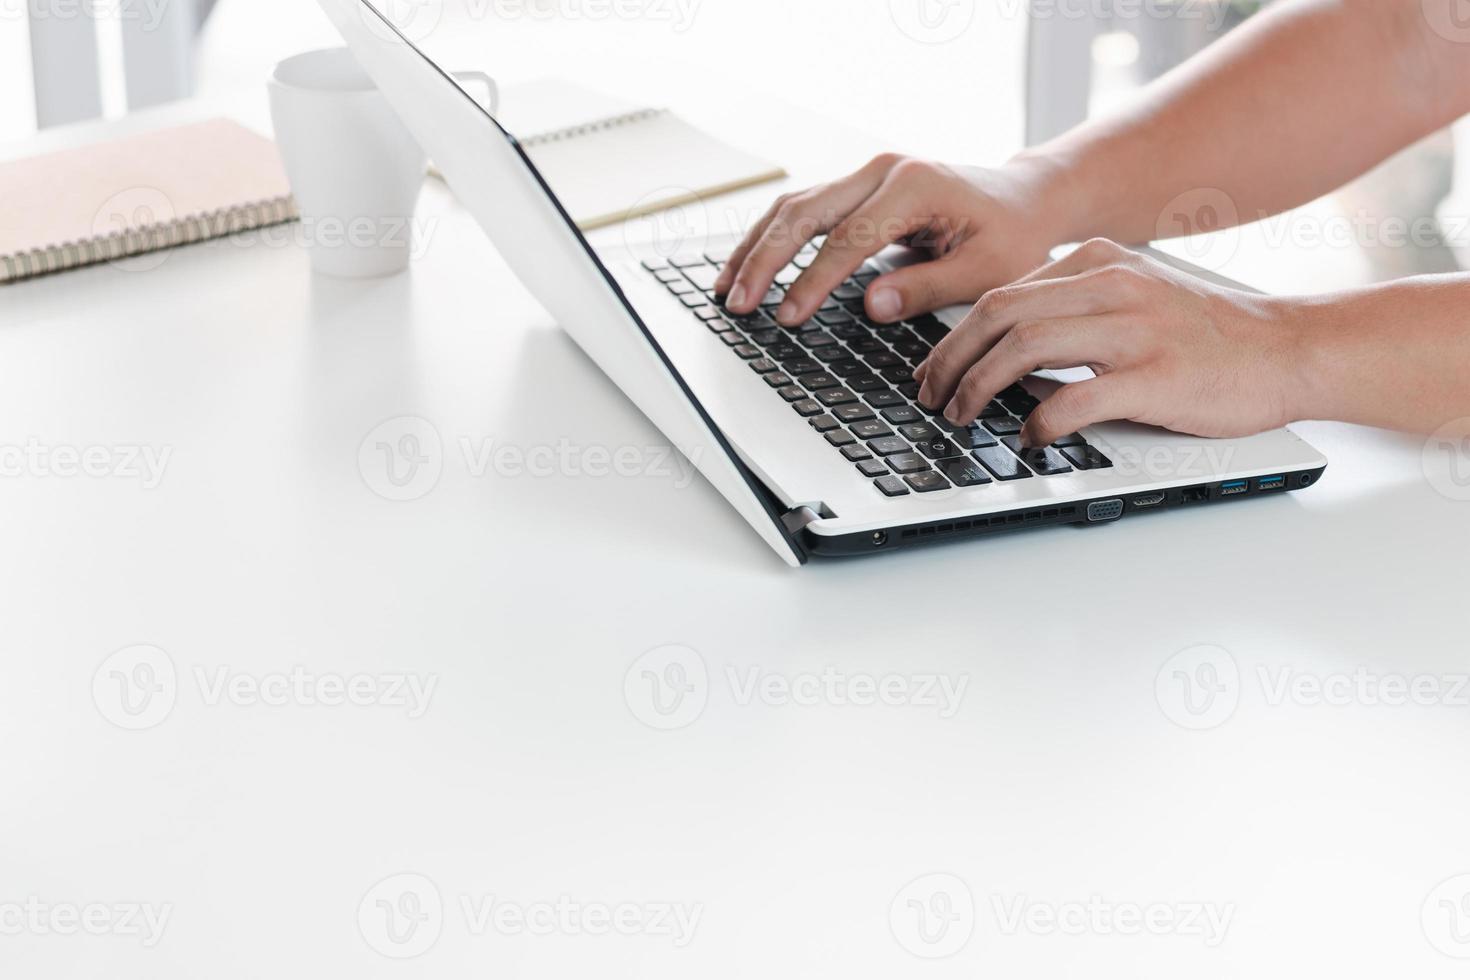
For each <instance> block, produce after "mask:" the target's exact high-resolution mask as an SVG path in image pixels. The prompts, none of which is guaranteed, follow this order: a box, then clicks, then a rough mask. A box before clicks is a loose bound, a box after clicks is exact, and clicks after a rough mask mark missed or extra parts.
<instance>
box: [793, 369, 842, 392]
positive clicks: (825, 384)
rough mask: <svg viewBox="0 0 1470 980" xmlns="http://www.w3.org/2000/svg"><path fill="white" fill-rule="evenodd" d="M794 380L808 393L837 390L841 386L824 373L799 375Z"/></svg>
mask: <svg viewBox="0 0 1470 980" xmlns="http://www.w3.org/2000/svg"><path fill="white" fill-rule="evenodd" d="M796 380H797V381H798V382H799V383H800V384H801V386H802V387H803V388H806V389H807V390H808V391H821V390H822V389H823V388H837V387H840V386H841V385H842V382H841V381H838V380H837V379H836V378H835V377H833V376H832V375H830V374H828V373H827V372H826V371H813V372H812V373H811V374H803V375H800V376H799V377H798V378H797V379H796Z"/></svg>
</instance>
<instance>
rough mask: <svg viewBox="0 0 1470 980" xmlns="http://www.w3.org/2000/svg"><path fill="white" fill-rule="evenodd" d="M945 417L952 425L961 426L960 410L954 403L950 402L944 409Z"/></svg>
mask: <svg viewBox="0 0 1470 980" xmlns="http://www.w3.org/2000/svg"><path fill="white" fill-rule="evenodd" d="M944 417H945V418H946V419H948V420H949V424H950V425H959V424H960V410H959V409H958V408H956V407H955V403H954V402H950V403H949V405H948V406H946V408H945V409H944Z"/></svg>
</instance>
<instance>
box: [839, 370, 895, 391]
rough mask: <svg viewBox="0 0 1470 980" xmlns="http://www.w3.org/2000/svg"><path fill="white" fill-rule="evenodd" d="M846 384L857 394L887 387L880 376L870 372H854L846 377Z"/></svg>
mask: <svg viewBox="0 0 1470 980" xmlns="http://www.w3.org/2000/svg"><path fill="white" fill-rule="evenodd" d="M847 386H848V387H849V388H851V389H852V390H853V391H855V392H857V393H858V394H859V395H866V394H867V393H868V392H870V391H881V390H884V389H886V388H887V387H888V386H887V385H886V384H884V383H883V381H882V379H881V378H879V377H877V376H876V375H872V374H855V375H853V376H852V377H850V378H848V379H847Z"/></svg>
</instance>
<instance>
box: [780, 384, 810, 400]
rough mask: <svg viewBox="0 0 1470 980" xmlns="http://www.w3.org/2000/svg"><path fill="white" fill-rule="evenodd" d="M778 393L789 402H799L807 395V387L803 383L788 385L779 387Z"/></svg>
mask: <svg viewBox="0 0 1470 980" xmlns="http://www.w3.org/2000/svg"><path fill="white" fill-rule="evenodd" d="M776 394H778V395H780V396H781V397H782V398H784V399H786V400H787V401H789V402H799V401H801V400H802V399H803V398H805V397H806V389H805V388H803V387H802V386H801V385H787V386H786V387H784V388H777V389H776Z"/></svg>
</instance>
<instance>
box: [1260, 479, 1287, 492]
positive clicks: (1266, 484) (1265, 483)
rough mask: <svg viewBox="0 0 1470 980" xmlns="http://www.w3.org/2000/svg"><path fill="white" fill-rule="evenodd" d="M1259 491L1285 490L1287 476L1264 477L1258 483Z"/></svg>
mask: <svg viewBox="0 0 1470 980" xmlns="http://www.w3.org/2000/svg"><path fill="white" fill-rule="evenodd" d="M1256 489H1257V490H1285V489H1286V477H1285V476H1263V477H1261V478H1260V479H1259V480H1257V481H1256Z"/></svg>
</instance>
